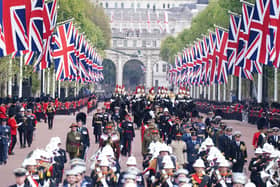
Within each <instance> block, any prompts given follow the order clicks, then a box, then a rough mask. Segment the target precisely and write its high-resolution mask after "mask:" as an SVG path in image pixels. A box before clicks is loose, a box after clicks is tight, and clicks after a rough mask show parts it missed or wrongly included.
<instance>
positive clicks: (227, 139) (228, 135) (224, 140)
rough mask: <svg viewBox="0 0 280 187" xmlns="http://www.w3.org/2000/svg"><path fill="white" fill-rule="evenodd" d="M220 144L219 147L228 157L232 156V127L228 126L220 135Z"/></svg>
mask: <svg viewBox="0 0 280 187" xmlns="http://www.w3.org/2000/svg"><path fill="white" fill-rule="evenodd" d="M218 141H219V145H218V148H219V149H220V151H221V152H222V153H223V154H224V156H225V157H226V159H229V157H230V149H231V144H232V128H231V127H227V128H226V130H225V134H223V135H221V136H219V140H218Z"/></svg>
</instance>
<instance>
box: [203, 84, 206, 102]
mask: <svg viewBox="0 0 280 187" xmlns="http://www.w3.org/2000/svg"><path fill="white" fill-rule="evenodd" d="M203 92H204V93H203V94H204V95H203V99H206V86H203Z"/></svg>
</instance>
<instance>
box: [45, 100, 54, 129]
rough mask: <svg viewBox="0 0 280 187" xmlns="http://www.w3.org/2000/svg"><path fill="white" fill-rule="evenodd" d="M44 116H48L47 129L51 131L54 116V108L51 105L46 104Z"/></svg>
mask: <svg viewBox="0 0 280 187" xmlns="http://www.w3.org/2000/svg"><path fill="white" fill-rule="evenodd" d="M46 114H47V116H48V126H49V129H52V128H53V118H54V114H55V108H54V106H53V103H49V104H48V107H47V109H46Z"/></svg>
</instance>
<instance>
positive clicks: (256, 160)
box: [249, 148, 266, 187]
mask: <svg viewBox="0 0 280 187" xmlns="http://www.w3.org/2000/svg"><path fill="white" fill-rule="evenodd" d="M262 154H263V151H262V149H261V148H257V149H256V150H255V156H254V157H253V158H252V159H251V161H250V164H249V170H250V171H251V176H250V179H251V181H252V182H253V183H254V184H258V185H259V186H260V187H265V186H266V185H265V184H264V182H263V181H262V178H261V174H260V172H261V171H262V170H263V169H264V168H265V166H266V160H265V159H264V158H263V157H262Z"/></svg>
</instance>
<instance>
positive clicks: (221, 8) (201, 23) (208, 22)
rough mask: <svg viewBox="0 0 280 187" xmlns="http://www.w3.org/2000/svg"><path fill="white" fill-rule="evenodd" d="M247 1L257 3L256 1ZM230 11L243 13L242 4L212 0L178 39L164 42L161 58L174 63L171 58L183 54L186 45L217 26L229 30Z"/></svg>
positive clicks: (169, 39) (235, 1)
mask: <svg viewBox="0 0 280 187" xmlns="http://www.w3.org/2000/svg"><path fill="white" fill-rule="evenodd" d="M247 1H248V2H250V3H254V2H255V0H247ZM229 10H230V11H232V12H236V13H241V10H242V3H241V2H240V1H239V0H211V1H210V2H209V5H208V6H207V7H206V8H205V9H204V10H203V11H202V12H200V13H199V14H197V15H196V17H194V18H193V20H192V22H191V27H190V28H189V29H185V30H183V31H182V32H181V33H179V34H178V36H177V37H176V38H174V37H168V38H166V39H165V40H164V41H163V42H162V45H161V52H160V56H161V58H162V59H163V60H165V61H168V62H173V61H172V60H171V58H173V57H174V55H176V54H177V53H178V52H181V51H182V50H183V48H184V47H185V46H186V45H189V44H192V43H193V42H194V41H196V40H197V38H202V34H207V33H208V30H209V29H210V30H213V29H214V25H215V24H216V25H219V26H221V27H224V28H228V26H229V13H228V11H229ZM176 49H177V50H176Z"/></svg>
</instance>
